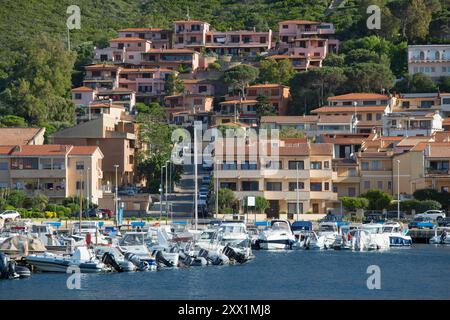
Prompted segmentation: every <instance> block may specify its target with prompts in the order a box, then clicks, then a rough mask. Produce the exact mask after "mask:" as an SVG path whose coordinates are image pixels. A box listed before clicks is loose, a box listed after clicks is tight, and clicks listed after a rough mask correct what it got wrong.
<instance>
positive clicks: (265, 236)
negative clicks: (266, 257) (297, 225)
mask: <svg viewBox="0 0 450 320" xmlns="http://www.w3.org/2000/svg"><path fill="white" fill-rule="evenodd" d="M295 242H296V239H295V236H294V234H293V233H292V230H291V225H290V223H289V221H287V220H272V222H271V227H270V229H267V230H264V231H263V232H261V234H260V236H259V239H258V244H259V248H260V249H264V250H287V249H292V247H293V246H294V244H295Z"/></svg>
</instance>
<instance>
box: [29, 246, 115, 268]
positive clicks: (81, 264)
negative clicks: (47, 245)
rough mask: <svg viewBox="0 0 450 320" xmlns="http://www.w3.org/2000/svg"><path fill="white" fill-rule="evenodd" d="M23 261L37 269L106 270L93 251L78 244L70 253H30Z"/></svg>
mask: <svg viewBox="0 0 450 320" xmlns="http://www.w3.org/2000/svg"><path fill="white" fill-rule="evenodd" d="M25 261H26V262H27V263H28V264H30V265H31V266H33V267H35V268H36V269H37V270H39V271H44V272H67V269H68V268H69V267H78V268H79V270H80V272H82V273H97V272H103V271H107V269H108V268H107V267H106V265H105V264H104V263H103V262H101V261H100V260H99V259H97V258H96V256H95V252H94V251H93V250H92V249H90V248H88V247H86V246H79V247H77V248H76V249H75V251H74V252H73V253H72V254H55V253H50V252H44V253H43V254H32V255H29V256H27V257H26V258H25Z"/></svg>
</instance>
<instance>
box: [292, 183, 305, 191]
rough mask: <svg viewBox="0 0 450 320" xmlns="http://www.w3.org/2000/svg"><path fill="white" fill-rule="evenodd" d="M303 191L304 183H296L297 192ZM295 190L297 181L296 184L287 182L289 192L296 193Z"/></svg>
mask: <svg viewBox="0 0 450 320" xmlns="http://www.w3.org/2000/svg"><path fill="white" fill-rule="evenodd" d="M304 189H305V183H304V182H302V181H299V182H298V190H304ZM296 190H297V181H296V182H289V191H296Z"/></svg>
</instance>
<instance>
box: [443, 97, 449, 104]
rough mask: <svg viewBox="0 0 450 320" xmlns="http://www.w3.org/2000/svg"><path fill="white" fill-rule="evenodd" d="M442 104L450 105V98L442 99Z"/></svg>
mask: <svg viewBox="0 0 450 320" xmlns="http://www.w3.org/2000/svg"><path fill="white" fill-rule="evenodd" d="M442 104H450V98H443V99H442Z"/></svg>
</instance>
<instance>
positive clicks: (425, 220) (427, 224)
mask: <svg viewBox="0 0 450 320" xmlns="http://www.w3.org/2000/svg"><path fill="white" fill-rule="evenodd" d="M408 228H409V229H433V228H434V223H433V218H431V217H416V218H414V220H413V221H411V222H410V223H409V224H408Z"/></svg>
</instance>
